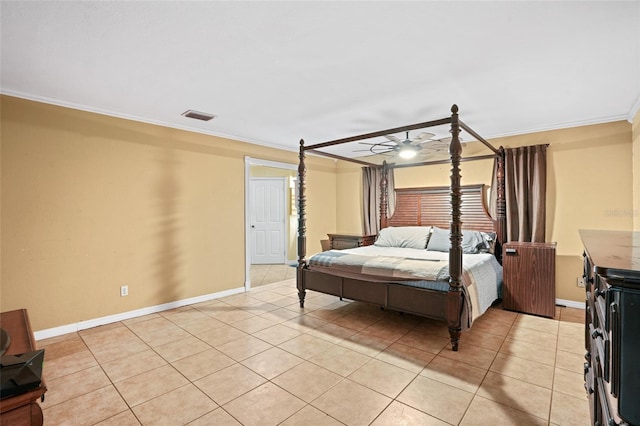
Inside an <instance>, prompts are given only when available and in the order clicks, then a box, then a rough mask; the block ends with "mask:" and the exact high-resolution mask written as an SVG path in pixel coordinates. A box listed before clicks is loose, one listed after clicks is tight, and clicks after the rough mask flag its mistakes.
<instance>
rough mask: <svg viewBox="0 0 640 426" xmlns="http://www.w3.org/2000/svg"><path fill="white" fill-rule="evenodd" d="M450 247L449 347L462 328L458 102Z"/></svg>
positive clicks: (454, 124) (454, 109)
mask: <svg viewBox="0 0 640 426" xmlns="http://www.w3.org/2000/svg"><path fill="white" fill-rule="evenodd" d="M451 113H452V114H451V144H450V145H449V154H451V236H450V239H451V248H450V250H449V276H450V278H449V293H448V294H447V323H448V325H449V335H450V336H451V348H452V349H453V350H454V351H457V350H458V342H459V341H460V332H461V330H462V324H461V313H462V308H463V293H462V218H461V213H460V207H461V205H462V192H461V189H460V178H461V176H460V158H461V156H462V145H461V144H460V123H459V121H458V106H457V105H455V104H454V105H453V106H452V107H451Z"/></svg>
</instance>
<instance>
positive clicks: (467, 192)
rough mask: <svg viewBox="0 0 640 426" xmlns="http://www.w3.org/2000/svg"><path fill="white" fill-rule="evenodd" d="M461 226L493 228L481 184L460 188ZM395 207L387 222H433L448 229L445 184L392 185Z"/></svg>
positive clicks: (449, 196) (403, 223)
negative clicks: (395, 186) (415, 186)
mask: <svg viewBox="0 0 640 426" xmlns="http://www.w3.org/2000/svg"><path fill="white" fill-rule="evenodd" d="M460 189H461V193H462V206H461V208H460V210H461V213H462V229H473V230H475V231H483V232H496V227H497V225H496V222H495V221H494V220H493V218H492V217H491V216H490V215H489V212H488V211H487V203H486V202H485V192H486V191H485V185H484V184H479V185H466V186H462V187H461V188H460ZM395 193H396V209H395V212H394V214H393V216H392V217H390V218H389V219H387V226H430V225H433V226H437V227H438V228H444V229H449V226H450V223H451V190H450V188H449V187H448V186H440V187H424V188H402V189H396V190H395Z"/></svg>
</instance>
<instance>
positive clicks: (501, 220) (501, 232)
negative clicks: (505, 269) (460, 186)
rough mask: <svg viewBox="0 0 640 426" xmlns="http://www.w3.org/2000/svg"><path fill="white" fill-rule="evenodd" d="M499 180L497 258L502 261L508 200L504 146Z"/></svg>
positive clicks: (500, 159)
mask: <svg viewBox="0 0 640 426" xmlns="http://www.w3.org/2000/svg"><path fill="white" fill-rule="evenodd" d="M496 178H497V179H496V180H497V181H498V185H497V186H498V188H497V191H496V192H497V197H496V216H497V217H496V220H497V222H498V223H497V226H496V234H497V235H496V238H497V240H498V244H497V247H496V250H498V252H497V256H496V257H497V258H498V261H500V263H502V244H504V243H506V242H507V200H506V194H505V171H504V148H503V147H500V148H499V149H498V171H497V173H496Z"/></svg>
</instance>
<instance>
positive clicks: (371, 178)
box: [362, 167, 396, 235]
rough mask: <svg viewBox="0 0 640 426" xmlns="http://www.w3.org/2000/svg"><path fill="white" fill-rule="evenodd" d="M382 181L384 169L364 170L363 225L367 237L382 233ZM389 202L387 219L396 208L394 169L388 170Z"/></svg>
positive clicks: (369, 168)
mask: <svg viewBox="0 0 640 426" xmlns="http://www.w3.org/2000/svg"><path fill="white" fill-rule="evenodd" d="M381 181H382V167H363V168H362V195H363V200H362V214H363V220H362V225H363V232H364V234H365V235H377V234H378V232H379V231H380V195H381V191H380V182H381ZM387 200H388V203H387V217H391V216H392V215H393V211H394V210H395V206H396V192H395V183H394V174H393V168H388V169H387Z"/></svg>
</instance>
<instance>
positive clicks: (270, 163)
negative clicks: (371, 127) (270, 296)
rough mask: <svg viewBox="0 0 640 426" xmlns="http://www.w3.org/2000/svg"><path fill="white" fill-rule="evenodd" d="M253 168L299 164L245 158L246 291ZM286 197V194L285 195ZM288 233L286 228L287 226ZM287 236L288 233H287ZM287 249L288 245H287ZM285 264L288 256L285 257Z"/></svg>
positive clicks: (286, 167) (248, 284)
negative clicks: (250, 186)
mask: <svg viewBox="0 0 640 426" xmlns="http://www.w3.org/2000/svg"><path fill="white" fill-rule="evenodd" d="M251 166H265V167H274V168H276V169H284V170H295V171H296V172H297V170H298V165H297V164H289V163H281V162H279V161H271V160H262V159H260V158H252V157H249V156H245V157H244V289H245V291H247V290H249V289H251V194H250V193H249V185H250V183H251ZM285 189H286V188H285ZM285 197H286V194H285ZM285 231H286V226H285ZM285 234H286V232H285ZM285 249H286V245H285ZM284 260H285V262H286V261H287V256H286V255H285V259H284Z"/></svg>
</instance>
